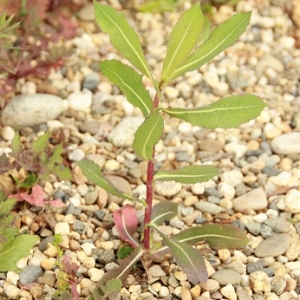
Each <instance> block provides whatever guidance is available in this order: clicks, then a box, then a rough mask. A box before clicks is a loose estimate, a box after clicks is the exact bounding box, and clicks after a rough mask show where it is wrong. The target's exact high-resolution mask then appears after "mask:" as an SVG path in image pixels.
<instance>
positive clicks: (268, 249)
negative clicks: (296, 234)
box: [254, 233, 291, 257]
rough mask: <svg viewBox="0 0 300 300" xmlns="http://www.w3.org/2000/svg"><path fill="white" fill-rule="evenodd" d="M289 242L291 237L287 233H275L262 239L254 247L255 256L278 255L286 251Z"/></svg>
mask: <svg viewBox="0 0 300 300" xmlns="http://www.w3.org/2000/svg"><path fill="white" fill-rule="evenodd" d="M290 244H291V237H290V235H289V234H287V233H281V234H275V235H273V236H271V237H269V238H268V239H266V240H263V241H262V242H260V243H259V245H258V246H257V247H256V249H255V252H254V253H255V255H256V256H257V257H267V256H273V257H276V256H279V255H282V254H283V253H285V252H286V250H287V249H288V248H289V246H290Z"/></svg>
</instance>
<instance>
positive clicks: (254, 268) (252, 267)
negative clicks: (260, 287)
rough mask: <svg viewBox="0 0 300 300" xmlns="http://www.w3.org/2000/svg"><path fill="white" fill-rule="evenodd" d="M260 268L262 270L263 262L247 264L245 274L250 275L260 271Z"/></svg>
mask: <svg viewBox="0 0 300 300" xmlns="http://www.w3.org/2000/svg"><path fill="white" fill-rule="evenodd" d="M262 268H263V261H262V260H261V259H259V260H258V261H256V262H253V263H249V264H248V265H247V273H248V274H251V273H253V272H256V271H259V270H261V269H262Z"/></svg>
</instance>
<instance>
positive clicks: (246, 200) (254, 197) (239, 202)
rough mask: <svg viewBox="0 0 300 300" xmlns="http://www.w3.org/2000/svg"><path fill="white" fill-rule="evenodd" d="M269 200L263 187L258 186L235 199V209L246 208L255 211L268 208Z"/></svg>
mask: <svg viewBox="0 0 300 300" xmlns="http://www.w3.org/2000/svg"><path fill="white" fill-rule="evenodd" d="M267 206H268V201H267V197H266V193H265V191H264V190H263V189H262V188H257V189H254V190H252V191H251V192H249V193H247V194H244V195H242V196H240V197H238V198H235V199H233V209H234V210H235V211H237V212H243V211H245V210H246V209H253V210H255V211H257V210H262V209H265V208H267Z"/></svg>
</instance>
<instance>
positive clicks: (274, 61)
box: [256, 54, 284, 76]
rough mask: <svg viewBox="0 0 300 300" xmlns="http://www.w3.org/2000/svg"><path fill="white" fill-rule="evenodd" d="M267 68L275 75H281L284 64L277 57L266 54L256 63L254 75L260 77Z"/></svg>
mask: <svg viewBox="0 0 300 300" xmlns="http://www.w3.org/2000/svg"><path fill="white" fill-rule="evenodd" d="M268 68H272V69H274V71H276V72H277V73H281V72H283V71H284V64H283V62H282V61H281V60H280V59H278V58H277V57H275V56H272V55H271V54H266V55H264V56H263V57H262V58H261V59H260V60H259V61H258V63H257V65H256V73H257V74H258V76H261V75H262V74H263V73H264V71H265V70H266V69H268Z"/></svg>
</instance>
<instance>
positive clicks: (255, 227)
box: [245, 221, 261, 235]
mask: <svg viewBox="0 0 300 300" xmlns="http://www.w3.org/2000/svg"><path fill="white" fill-rule="evenodd" d="M245 227H246V228H247V229H248V230H249V232H251V233H252V234H253V235H259V234H260V230H261V224H259V223H256V222H253V221H250V222H248V223H247V224H245Z"/></svg>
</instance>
